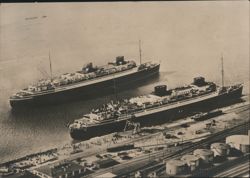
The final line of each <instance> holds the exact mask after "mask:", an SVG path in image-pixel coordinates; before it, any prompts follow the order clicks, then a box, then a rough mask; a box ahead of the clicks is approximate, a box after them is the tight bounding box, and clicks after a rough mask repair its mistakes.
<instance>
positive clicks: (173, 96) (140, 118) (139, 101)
mask: <svg viewBox="0 0 250 178" xmlns="http://www.w3.org/2000/svg"><path fill="white" fill-rule="evenodd" d="M242 89H243V85H242V84H236V85H232V86H227V87H224V86H222V87H220V86H217V85H216V84H215V83H213V82H206V81H205V79H204V78H203V77H197V78H195V79H194V82H193V83H192V84H190V85H187V86H183V87H177V88H174V89H170V90H168V89H167V86H166V85H160V86H156V87H155V91H154V92H152V93H151V94H148V95H143V96H138V97H134V98H130V99H125V100H122V101H117V102H115V103H114V102H111V103H108V104H104V105H103V106H102V107H101V108H98V109H93V110H92V111H91V113H90V114H86V115H84V116H83V118H81V119H77V120H75V121H74V122H73V123H72V124H70V125H69V129H70V135H71V137H72V138H73V139H76V140H83V139H89V138H91V137H95V136H101V135H105V134H108V133H114V132H119V131H122V130H123V129H124V128H125V125H126V123H127V122H128V121H129V122H134V123H139V124H140V126H142V127H145V126H152V125H157V124H161V123H165V122H168V121H170V120H173V119H177V118H180V117H182V116H187V115H189V114H191V113H192V112H195V111H205V110H209V109H213V108H217V107H219V106H223V105H224V104H226V103H228V101H232V100H234V99H238V98H240V97H241V95H242Z"/></svg>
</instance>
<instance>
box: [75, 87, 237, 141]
mask: <svg viewBox="0 0 250 178" xmlns="http://www.w3.org/2000/svg"><path fill="white" fill-rule="evenodd" d="M241 96H242V87H240V88H239V89H237V90H235V91H233V92H230V93H225V94H221V95H217V96H215V97H212V98H209V99H206V100H201V101H198V102H194V103H189V104H186V105H183V106H180V107H174V108H171V109H166V110H161V111H159V112H153V113H152V112H151V113H148V114H141V115H139V116H136V117H134V118H132V119H130V121H132V122H138V123H140V126H141V127H147V126H154V125H160V124H163V123H167V122H170V121H173V120H176V119H180V118H182V117H186V116H189V115H191V114H193V112H198V111H199V112H201V111H202V112H206V111H209V110H211V109H215V108H218V107H223V106H226V105H228V104H231V103H232V102H235V101H236V100H237V99H239V98H240V97H241ZM126 121H127V120H121V121H114V122H111V123H107V124H102V125H96V126H91V127H87V128H86V129H71V130H70V135H71V137H72V138H73V139H75V140H86V139H90V138H92V137H96V136H101V135H105V134H110V133H114V132H120V131H123V129H124V128H125V125H126Z"/></svg>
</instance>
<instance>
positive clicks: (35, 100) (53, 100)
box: [10, 64, 160, 108]
mask: <svg viewBox="0 0 250 178" xmlns="http://www.w3.org/2000/svg"><path fill="white" fill-rule="evenodd" d="M159 69H160V64H158V65H156V66H154V67H152V68H149V69H143V70H138V71H136V72H133V73H130V74H125V75H120V76H118V77H115V78H114V77H110V79H108V80H105V79H104V80H103V81H100V82H94V81H93V82H92V83H91V84H89V85H84V86H79V85H75V86H74V85H72V86H65V87H64V88H63V87H62V88H63V89H61V90H60V91H50V92H45V93H43V94H39V95H33V96H31V97H24V98H20V99H10V105H11V106H12V108H23V107H31V106H38V105H45V104H46V105H50V104H57V103H60V102H63V101H72V100H77V99H78V100H79V99H84V100H85V99H91V98H94V97H97V96H103V95H106V94H112V93H114V92H115V90H119V91H121V90H122V89H125V88H130V87H133V86H134V87H136V86H139V85H142V84H143V83H144V82H145V81H149V80H150V79H153V78H154V77H156V76H158V75H159ZM79 84H81V82H79Z"/></svg>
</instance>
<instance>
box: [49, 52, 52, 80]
mask: <svg viewBox="0 0 250 178" xmlns="http://www.w3.org/2000/svg"><path fill="white" fill-rule="evenodd" d="M49 67H50V79H51V80H52V64H51V59H50V51H49Z"/></svg>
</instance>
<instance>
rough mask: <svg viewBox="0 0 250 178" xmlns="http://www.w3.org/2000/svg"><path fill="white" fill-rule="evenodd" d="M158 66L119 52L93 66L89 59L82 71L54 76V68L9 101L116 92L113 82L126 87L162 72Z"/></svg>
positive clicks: (29, 101)
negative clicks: (104, 63)
mask: <svg viewBox="0 0 250 178" xmlns="http://www.w3.org/2000/svg"><path fill="white" fill-rule="evenodd" d="M140 61H141V59H140ZM50 69H51V62H50ZM159 69H160V64H159V63H153V62H146V63H142V64H141V63H140V65H138V66H137V65H136V63H135V62H134V61H133V60H125V59H124V56H118V57H116V61H115V62H109V63H108V64H107V65H105V66H99V67H94V66H93V64H92V63H89V64H87V65H86V66H84V67H83V68H82V70H81V71H77V72H74V73H66V74H63V75H61V76H58V77H52V72H51V78H50V79H44V80H40V81H38V83H36V84H35V85H30V86H28V87H27V88H25V89H23V90H21V91H19V92H17V93H16V94H14V95H13V96H11V97H10V99H9V101H10V105H11V106H12V108H18V107H26V106H34V105H42V104H54V103H59V102H62V101H67V100H71V99H77V98H84V99H86V98H91V96H94V97H96V96H97V95H98V94H100V93H112V92H114V90H115V88H114V87H113V86H114V83H115V86H116V87H117V88H125V87H128V86H131V85H136V84H138V82H140V81H146V80H148V79H149V78H151V77H153V76H156V75H157V74H159ZM100 91H102V92H100Z"/></svg>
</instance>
